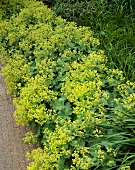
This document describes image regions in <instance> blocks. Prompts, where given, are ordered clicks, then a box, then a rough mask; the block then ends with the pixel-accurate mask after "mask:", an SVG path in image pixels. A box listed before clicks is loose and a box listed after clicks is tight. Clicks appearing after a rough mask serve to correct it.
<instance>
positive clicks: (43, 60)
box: [0, 1, 135, 170]
mask: <svg viewBox="0 0 135 170" xmlns="http://www.w3.org/2000/svg"><path fill="white" fill-rule="evenodd" d="M24 7H25V8H23V9H22V10H21V11H20V13H19V14H18V15H13V16H12V17H11V19H10V20H9V21H7V20H5V21H3V22H1V24H0V28H2V29H1V39H0V40H1V43H2V45H3V48H2V50H3V61H6V65H5V66H4V68H3V70H2V72H3V75H4V76H5V77H6V83H7V86H8V88H9V92H12V93H13V94H15V96H16V98H15V99H14V104H15V106H16V111H15V113H14V116H15V119H16V121H17V123H18V124H22V125H30V124H32V123H34V124H35V125H36V128H37V129H38V130H37V131H38V132H37V134H36V135H34V134H32V133H31V132H29V133H27V134H26V137H25V138H24V141H25V142H28V143H34V142H40V143H41V144H42V146H43V149H41V148H38V149H35V150H33V151H32V153H31V154H30V153H27V156H28V158H29V159H31V158H32V160H33V162H32V163H31V164H30V165H29V166H28V167H27V169H28V170H49V169H52V170H54V169H57V170H63V169H64V170H69V169H72V170H75V169H79V170H81V169H83V170H87V169H90V170H93V169H94V168H99V169H104V168H108V169H109V168H113V169H114V168H115V166H116V164H117V158H118V164H119V159H120V158H121V159H122V160H123V162H124V158H123V156H121V155H122V154H121V153H122V152H123V153H124V152H125V150H123V148H124V147H126V146H125V145H126V144H127V143H126V142H127V141H128V140H129V138H130V137H131V136H132V135H131V136H129V135H130V134H128V133H126V135H125V134H124V131H126V128H125V125H127V124H128V123H127V121H130V120H131V119H128V118H129V117H131V116H132V113H134V105H135V93H134V90H135V84H134V83H131V82H129V81H127V82H125V79H124V77H123V75H122V72H121V71H119V70H117V69H110V68H108V67H106V61H107V58H106V56H105V55H104V52H103V51H102V50H98V49H97V46H98V45H99V40H98V39H96V38H94V37H93V34H92V32H91V31H90V30H89V28H86V27H78V26H77V25H76V24H75V23H74V22H67V21H66V20H64V19H62V18H61V17H56V15H55V14H54V12H52V11H51V10H50V9H48V8H47V7H46V6H44V5H43V4H42V3H41V2H36V1H27V2H24ZM132 122H133V121H131V123H132ZM118 127H119V128H118ZM121 131H122V132H121ZM131 131H132V132H133V133H134V130H133V129H132V130H131ZM39 133H41V136H42V137H41V138H42V139H38V137H39ZM122 135H123V136H122ZM128 137H129V138H128ZM39 140H41V141H39ZM124 140H125V141H124ZM123 141H124V142H123ZM121 143H122V144H121ZM132 145H133V143H132V142H131V144H130V146H132ZM126 148H129V147H126ZM120 154H121V155H120ZM119 156H120V158H119ZM126 165H127V164H126ZM128 165H130V164H128ZM122 168H123V169H124V168H125V169H128V168H130V166H123V167H122ZM123 169H121V170H123Z"/></svg>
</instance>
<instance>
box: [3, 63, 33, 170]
mask: <svg viewBox="0 0 135 170" xmlns="http://www.w3.org/2000/svg"><path fill="white" fill-rule="evenodd" d="M1 67H2V65H1V64H0V170H26V166H27V165H28V163H29V162H28V161H27V160H26V157H25V153H26V151H31V150H32V149H34V146H32V147H30V146H29V145H27V144H24V143H23V141H22V138H23V137H24V136H25V133H26V132H27V131H30V130H33V129H32V128H31V127H22V126H17V125H16V122H15V120H14V117H13V113H14V110H15V107H14V106H13V104H12V97H11V96H10V95H7V94H6V85H5V83H4V80H3V78H2V76H1Z"/></svg>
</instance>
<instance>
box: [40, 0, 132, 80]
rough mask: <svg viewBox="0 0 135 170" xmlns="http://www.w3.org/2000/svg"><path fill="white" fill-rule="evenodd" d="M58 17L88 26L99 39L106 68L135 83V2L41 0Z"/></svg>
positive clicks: (118, 0) (116, 0) (114, 0)
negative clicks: (107, 66) (120, 71)
mask: <svg viewBox="0 0 135 170" xmlns="http://www.w3.org/2000/svg"><path fill="white" fill-rule="evenodd" d="M43 2H44V3H45V4H48V5H49V6H51V7H52V9H53V11H55V13H56V14H57V15H60V16H62V17H63V18H65V19H67V20H68V21H75V22H76V23H77V24H78V25H82V26H88V27H90V28H91V30H92V31H93V32H94V33H95V35H96V37H98V38H99V40H100V47H101V49H104V51H105V54H106V56H107V57H108V65H109V66H111V67H112V68H114V69H119V70H122V71H123V74H124V76H125V78H126V80H131V81H134V80H135V69H134V68H135V45H134V44H135V3H134V0H127V1H125V0H111V1H108V0H102V1H100V0H98V1H95V0H85V1H84V0H83V1H82V0H77V1H76V0H57V1H52V0H43Z"/></svg>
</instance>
